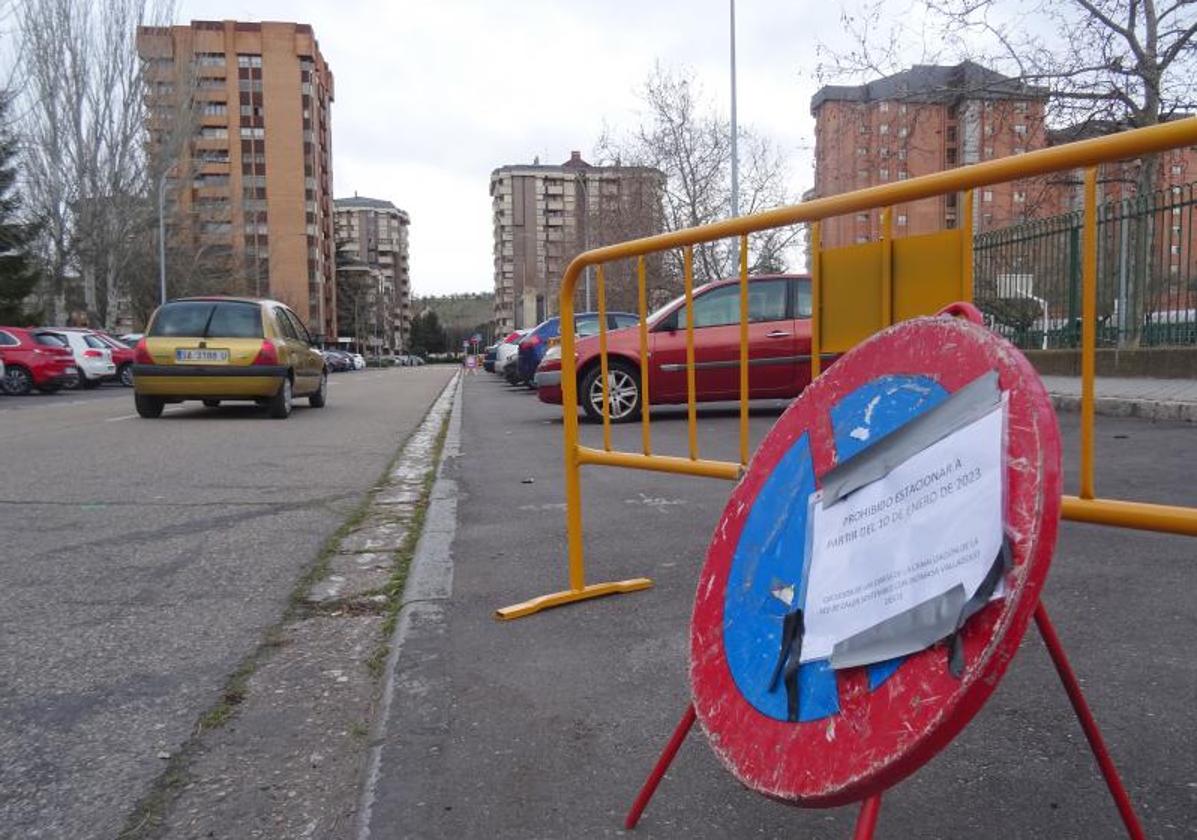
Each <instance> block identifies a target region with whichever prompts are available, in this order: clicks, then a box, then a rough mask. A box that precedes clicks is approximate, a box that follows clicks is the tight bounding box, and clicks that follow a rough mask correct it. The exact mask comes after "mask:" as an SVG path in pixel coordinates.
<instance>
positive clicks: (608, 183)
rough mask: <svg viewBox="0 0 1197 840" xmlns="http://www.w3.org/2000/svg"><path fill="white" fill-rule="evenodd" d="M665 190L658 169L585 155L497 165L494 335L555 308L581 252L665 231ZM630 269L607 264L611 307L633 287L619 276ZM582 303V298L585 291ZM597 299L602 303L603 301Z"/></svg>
mask: <svg viewBox="0 0 1197 840" xmlns="http://www.w3.org/2000/svg"><path fill="white" fill-rule="evenodd" d="M664 187H665V176H664V174H663V173H662V172H661V171H660V170H658V169H653V168H651V167H644V166H592V165H591V164H589V163H587V162H586V161H584V160H583V159H582V155H581V153H580V152H572V153H571V154H570V159H569V160H568V161H566V162H565V163H563V164H561V165H560V166H545V165H542V164H541V163H540V162H539V161H537V162H535V163H532V164H527V165H522V164H517V165H514V166H502V167H499V168H498V169H496V170H494V171H493V172H492V173H491V175H490V196H491V207H492V210H493V219H494V271H495V316H494V318H495V330H496V332H503V331H505V330H512V329H522V328H527V327H534V326H536V324H537V323H539V322H540V321H542V320H544V319H545V318H546V317H548V316H550V315H552V314H553V313H555V312H556V311H557V308H558V306H557V304H558V301H557V295H558V293H559V290H560V287H561V276H562V274H564V273H565V267H566V266H567V265H569V262H570V260H572V259H573V258H574V257H575V256H577V255H578V254H579V253H581V252H582V251H585V250H587V249H588V248H594V247H598V246H600V245H606V244H609V243H612V242H619V241H622V240H626V239H634V238H637V237H641V236H649V235H652V234H655V233H659V232H660V231H661V226H662V213H661V196H662V192H663V190H664ZM625 262H626V261H625ZM628 270H630V269H629V267H628V266H616V265H613V266H610V267H608V271H607V281H608V282H607V289H608V290H609V292H608V301H607V306H608V308H609V309H615V308H616V304H619V303H620V302H621V301H620V298H619V297H618V295H619V294H620V293H626V292H628V291H629V290H630V289H632V288H633V287H632V286H631V285H630V282H634V281H630V280H629V278H627V277H621V276H617V273H618V272H620V271H628ZM578 288H579V289H581V288H582V283H579V286H578ZM577 300H578V301H579V302H580V305H581V304H582V303H584V299H583V298H582V297H581V293H579V297H578V298H577ZM591 304H592V307H597V305H598V304H597V298H592V300H591ZM623 305H624V306H627V305H628V304H627V303H626V302H624V303H623ZM633 305H634V304H633Z"/></svg>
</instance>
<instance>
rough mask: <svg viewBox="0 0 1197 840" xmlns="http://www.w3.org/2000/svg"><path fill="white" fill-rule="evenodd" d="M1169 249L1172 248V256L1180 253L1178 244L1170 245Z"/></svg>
mask: <svg viewBox="0 0 1197 840" xmlns="http://www.w3.org/2000/svg"><path fill="white" fill-rule="evenodd" d="M1171 250H1172V253H1173V255H1174V256H1179V255H1180V246H1179V245H1173V246H1172V247H1171Z"/></svg>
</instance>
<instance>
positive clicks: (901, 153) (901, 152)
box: [898, 149, 906, 160]
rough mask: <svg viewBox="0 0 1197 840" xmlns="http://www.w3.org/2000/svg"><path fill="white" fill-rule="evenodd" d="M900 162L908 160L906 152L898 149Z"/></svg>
mask: <svg viewBox="0 0 1197 840" xmlns="http://www.w3.org/2000/svg"><path fill="white" fill-rule="evenodd" d="M898 160H906V150H905V149H898Z"/></svg>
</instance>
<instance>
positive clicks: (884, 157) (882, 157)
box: [881, 149, 889, 160]
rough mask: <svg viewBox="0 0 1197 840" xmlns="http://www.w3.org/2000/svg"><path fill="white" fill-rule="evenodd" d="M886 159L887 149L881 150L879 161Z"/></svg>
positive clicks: (887, 155)
mask: <svg viewBox="0 0 1197 840" xmlns="http://www.w3.org/2000/svg"><path fill="white" fill-rule="evenodd" d="M888 157H889V149H882V150H881V159H882V160H885V159H886V158H888Z"/></svg>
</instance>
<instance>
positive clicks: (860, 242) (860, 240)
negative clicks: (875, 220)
mask: <svg viewBox="0 0 1197 840" xmlns="http://www.w3.org/2000/svg"><path fill="white" fill-rule="evenodd" d="M868 241H869V238H868V237H867V236H858V237H856V244H857V245H863V244H865V243H866V242H868Z"/></svg>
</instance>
